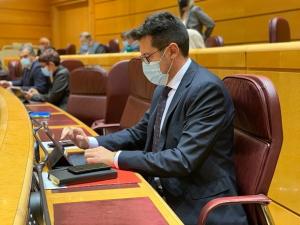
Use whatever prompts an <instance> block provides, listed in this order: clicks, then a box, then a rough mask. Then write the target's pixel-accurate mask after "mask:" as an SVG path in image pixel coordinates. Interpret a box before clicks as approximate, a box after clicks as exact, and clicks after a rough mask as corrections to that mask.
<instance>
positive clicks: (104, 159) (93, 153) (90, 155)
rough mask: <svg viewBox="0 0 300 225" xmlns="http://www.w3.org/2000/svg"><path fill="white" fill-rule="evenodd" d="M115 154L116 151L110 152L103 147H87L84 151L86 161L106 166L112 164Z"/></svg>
mask: <svg viewBox="0 0 300 225" xmlns="http://www.w3.org/2000/svg"><path fill="white" fill-rule="evenodd" d="M115 155H116V152H112V151H110V150H108V149H106V148H104V147H98V148H93V149H87V150H85V152H84V157H85V159H86V161H87V163H89V164H91V163H104V164H106V165H108V166H114V157H115Z"/></svg>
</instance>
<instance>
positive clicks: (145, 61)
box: [139, 45, 168, 64]
mask: <svg viewBox="0 0 300 225" xmlns="http://www.w3.org/2000/svg"><path fill="white" fill-rule="evenodd" d="M167 47H168V45H167V46H164V47H162V48H160V49H158V50H156V51H154V52H152V53H150V54H149V55H147V56H146V55H141V56H140V57H139V58H140V59H141V60H142V62H144V63H146V64H150V62H151V61H150V58H151V56H153V55H154V54H155V53H157V52H161V51H162V50H163V49H166V48H167Z"/></svg>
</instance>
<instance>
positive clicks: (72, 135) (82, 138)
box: [60, 127, 89, 149]
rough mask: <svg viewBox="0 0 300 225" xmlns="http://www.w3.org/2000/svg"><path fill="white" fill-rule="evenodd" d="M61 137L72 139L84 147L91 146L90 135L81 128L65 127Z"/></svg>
mask: <svg viewBox="0 0 300 225" xmlns="http://www.w3.org/2000/svg"><path fill="white" fill-rule="evenodd" d="M60 139H61V140H63V139H70V140H71V141H73V143H74V144H75V145H77V146H78V147H79V148H82V149H87V148H89V139H88V136H86V134H85V133H84V131H83V130H82V129H81V128H77V127H76V128H75V127H65V128H64V129H63V131H62V132H61V137H60Z"/></svg>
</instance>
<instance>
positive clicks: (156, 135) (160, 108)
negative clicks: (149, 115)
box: [152, 86, 172, 152]
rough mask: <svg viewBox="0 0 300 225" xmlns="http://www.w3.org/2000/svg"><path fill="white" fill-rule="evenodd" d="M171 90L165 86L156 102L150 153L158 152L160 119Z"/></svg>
mask: <svg viewBox="0 0 300 225" xmlns="http://www.w3.org/2000/svg"><path fill="white" fill-rule="evenodd" d="M171 90H172V88H170V87H168V86H165V87H164V90H163V91H162V94H161V96H160V97H159V100H158V104H157V110H156V117H155V123H154V132H153V142H152V151H153V152H156V151H158V145H159V138H160V125H161V120H162V117H163V114H164V110H165V108H166V102H167V99H168V94H169V92H170V91H171Z"/></svg>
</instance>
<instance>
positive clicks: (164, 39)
mask: <svg viewBox="0 0 300 225" xmlns="http://www.w3.org/2000/svg"><path fill="white" fill-rule="evenodd" d="M132 35H133V36H134V38H135V39H138V40H140V39H141V38H143V37H145V36H148V35H149V36H151V37H152V46H153V47H155V48H157V49H163V48H164V47H167V46H168V45H169V44H170V43H172V42H174V43H176V44H177V45H178V47H179V49H180V51H181V53H182V55H183V56H185V57H187V56H188V54H189V36H188V33H187V30H186V28H185V26H184V24H183V23H182V22H181V21H180V19H179V18H177V17H175V16H173V15H172V14H171V13H168V12H160V13H156V14H153V15H152V16H150V17H148V18H147V19H146V20H145V22H144V24H142V25H141V26H140V27H139V28H137V29H135V30H134V32H132Z"/></svg>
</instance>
